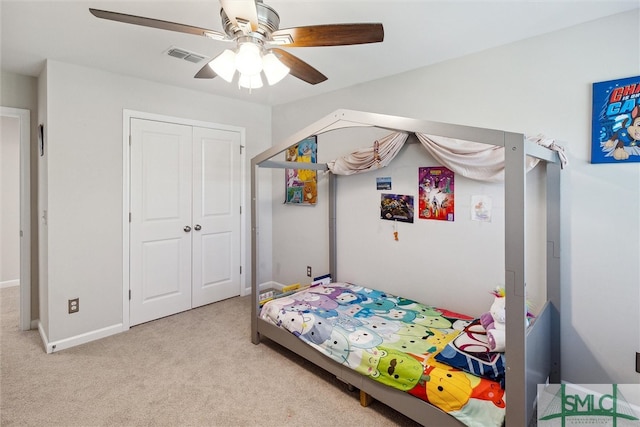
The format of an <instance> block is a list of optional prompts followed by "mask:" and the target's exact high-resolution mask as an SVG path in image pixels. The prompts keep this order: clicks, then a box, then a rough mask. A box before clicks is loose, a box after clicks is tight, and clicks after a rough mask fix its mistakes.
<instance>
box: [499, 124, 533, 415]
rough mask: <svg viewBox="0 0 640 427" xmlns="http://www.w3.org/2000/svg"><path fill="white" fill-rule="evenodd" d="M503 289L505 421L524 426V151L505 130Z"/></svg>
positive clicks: (521, 141) (519, 137)
mask: <svg viewBox="0 0 640 427" xmlns="http://www.w3.org/2000/svg"><path fill="white" fill-rule="evenodd" d="M504 151H505V171H504V173H505V178H504V182H505V185H504V192H505V194H504V197H505V290H506V316H507V325H506V362H507V373H506V390H508V396H509V397H508V404H507V412H506V420H505V425H508V426H526V425H527V424H528V422H529V413H530V412H531V408H529V407H528V406H529V404H528V402H529V400H528V399H527V378H526V363H525V361H526V353H527V349H526V326H525V314H526V303H525V300H526V296H525V295H526V289H525V277H526V275H525V260H526V256H525V248H526V245H525V243H526V242H525V230H526V171H527V169H526V152H525V147H524V135H522V134H515V133H505V140H504Z"/></svg>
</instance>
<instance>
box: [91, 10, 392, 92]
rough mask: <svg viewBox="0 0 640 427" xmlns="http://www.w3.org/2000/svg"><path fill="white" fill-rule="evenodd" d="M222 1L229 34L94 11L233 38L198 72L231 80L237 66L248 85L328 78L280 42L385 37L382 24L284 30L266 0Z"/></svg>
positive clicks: (320, 43) (294, 43)
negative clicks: (287, 78) (228, 46)
mask: <svg viewBox="0 0 640 427" xmlns="http://www.w3.org/2000/svg"><path fill="white" fill-rule="evenodd" d="M220 5H221V7H222V8H221V10H220V18H221V20H222V27H223V28H224V33H222V32H220V31H216V30H210V29H207V28H200V27H194V26H191V25H185V24H178V23H175V22H169V21H162V20H158V19H152V18H146V17H143V16H135V15H127V14H124V13H117V12H110V11H106V10H99V9H92V8H90V9H89V11H90V12H91V13H92V14H93V15H94V16H96V17H98V18H102V19H108V20H112V21H118V22H124V23H127V24H135V25H142V26H145V27H152V28H159V29H162V30H169V31H177V32H180V33H187V34H194V35H197V36H204V37H208V38H211V39H214V40H221V41H228V42H234V43H235V44H236V48H235V49H233V50H231V49H226V50H225V51H224V52H222V53H221V54H219V55H218V56H216V57H214V58H213V59H212V60H211V61H209V63H207V65H205V66H204V67H203V68H202V69H201V70H200V71H198V73H197V74H196V75H195V77H196V78H203V79H210V78H214V77H216V76H220V77H221V78H223V79H225V80H226V81H228V82H231V81H233V78H234V76H235V74H236V71H238V75H239V77H238V84H239V85H240V86H241V87H245V88H249V89H252V88H253V89H255V88H258V87H261V86H262V77H261V76H262V75H264V76H265V77H266V79H267V82H268V83H269V84H270V85H273V84H275V83H277V82H278V81H280V80H281V79H283V78H284V77H285V76H286V75H287V74H291V75H292V76H294V77H297V78H298V79H300V80H303V81H305V82H307V83H309V84H312V85H315V84H318V83H321V82H323V81H325V80H327V77H326V76H325V75H324V74H322V73H321V72H320V71H318V70H317V69H315V68H314V67H312V66H311V65H309V64H307V63H306V62H304V61H303V60H301V59H300V58H298V57H297V56H295V55H292V54H291V53H289V52H287V51H286V50H284V49H281V47H313V46H345V45H355V44H364V43H378V42H381V41H382V40H383V39H384V29H383V27H382V24H380V23H357V24H326V25H311V26H306V27H292V28H284V29H280V28H279V25H280V16H279V15H278V13H277V12H276V11H275V10H274V9H273V8H272V7H270V6H268V5H266V4H264V3H263V2H262V0H220Z"/></svg>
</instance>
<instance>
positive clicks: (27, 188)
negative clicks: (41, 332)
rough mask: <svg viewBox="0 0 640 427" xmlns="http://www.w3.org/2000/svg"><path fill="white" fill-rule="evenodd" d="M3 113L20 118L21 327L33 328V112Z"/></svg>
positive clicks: (4, 110)
mask: <svg viewBox="0 0 640 427" xmlns="http://www.w3.org/2000/svg"><path fill="white" fill-rule="evenodd" d="M0 115H2V116H7V117H15V118H17V119H18V120H19V121H20V232H21V236H20V281H19V282H20V284H21V286H20V329H22V330H23V331H26V330H29V329H31V165H30V161H31V154H30V153H31V152H30V147H31V143H30V142H31V131H30V129H31V112H30V111H29V110H25V109H22V108H10V107H0Z"/></svg>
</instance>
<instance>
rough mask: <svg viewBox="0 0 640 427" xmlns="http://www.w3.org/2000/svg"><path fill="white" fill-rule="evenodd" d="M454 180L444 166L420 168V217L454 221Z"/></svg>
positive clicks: (453, 176)
mask: <svg viewBox="0 0 640 427" xmlns="http://www.w3.org/2000/svg"><path fill="white" fill-rule="evenodd" d="M454 181H455V174H454V173H453V171H452V170H450V169H447V168H445V167H444V166H433V167H424V168H418V200H419V201H418V203H419V205H418V218H421V219H435V220H440V221H453V219H454V213H455V204H454Z"/></svg>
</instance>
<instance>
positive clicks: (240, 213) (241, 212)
mask: <svg viewBox="0 0 640 427" xmlns="http://www.w3.org/2000/svg"><path fill="white" fill-rule="evenodd" d="M240 215H242V205H240Z"/></svg>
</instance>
